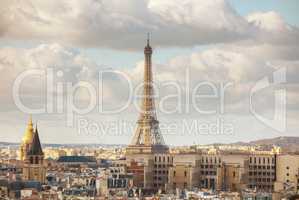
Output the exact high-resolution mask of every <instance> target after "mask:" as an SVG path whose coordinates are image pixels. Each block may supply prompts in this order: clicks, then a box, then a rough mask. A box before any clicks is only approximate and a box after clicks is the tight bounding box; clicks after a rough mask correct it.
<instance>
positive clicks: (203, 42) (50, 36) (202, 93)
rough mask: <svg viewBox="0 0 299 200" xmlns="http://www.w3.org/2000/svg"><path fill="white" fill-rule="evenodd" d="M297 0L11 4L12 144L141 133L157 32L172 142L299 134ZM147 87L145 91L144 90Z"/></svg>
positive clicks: (5, 76)
mask: <svg viewBox="0 0 299 200" xmlns="http://www.w3.org/2000/svg"><path fill="white" fill-rule="evenodd" d="M298 9H299V4H298V2H297V1H296V0H284V1H277V0H265V1H260V0H244V1H238V0H228V1H225V0H209V1H206V0H121V1H120V0H85V1H82V0H73V1H68V0H52V1H34V0H29V1H21V0H4V1H3V0H2V1H1V3H0V105H1V106H0V125H1V134H0V141H9V142H19V141H21V138H22V135H23V134H24V131H25V128H26V123H27V121H28V118H29V114H30V112H33V114H32V116H33V120H34V123H37V124H38V127H39V132H40V137H41V140H42V142H43V143H121V144H128V143H129V142H130V140H131V138H132V134H134V130H135V122H136V120H137V119H138V103H139V102H140V87H138V86H140V83H141V81H142V76H143V47H144V45H145V43H146V35H147V33H148V32H150V33H151V45H152V46H153V48H154V55H153V71H154V79H155V94H156V108H157V115H158V119H159V121H160V124H161V133H162V134H163V136H164V139H165V141H166V143H167V144H172V145H183V144H207V143H214V142H225V143H228V142H235V141H251V140H256V139H261V138H270V137H277V136H299V132H298V130H299V123H298V122H299V120H298V119H299V109H298V108H299V85H298V82H299V46H298V44H299V16H298V12H297V11H298ZM134 93H136V95H132V94H134Z"/></svg>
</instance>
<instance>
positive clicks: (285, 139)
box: [0, 136, 299, 152]
mask: <svg viewBox="0 0 299 200" xmlns="http://www.w3.org/2000/svg"><path fill="white" fill-rule="evenodd" d="M213 145H214V146H220V145H238V146H259V147H262V149H267V150H269V149H271V148H272V147H273V146H279V147H281V148H282V149H283V150H285V151H289V152H295V151H297V152H299V137H290V136H282V137H276V138H268V139H261V140H255V141H251V142H236V143H230V144H221V143H215V144H213ZM5 146H10V147H18V146H19V143H11V142H0V147H5ZM125 146H126V145H124V144H43V147H98V148H100V147H111V148H113V147H125Z"/></svg>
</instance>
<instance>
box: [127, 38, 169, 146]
mask: <svg viewBox="0 0 299 200" xmlns="http://www.w3.org/2000/svg"><path fill="white" fill-rule="evenodd" d="M152 53H153V51H152V48H151V46H150V34H149V33H148V34H147V44H146V46H145V48H144V57H145V58H144V59H145V60H144V80H143V99H142V105H141V106H142V107H141V112H140V117H139V120H138V121H137V124H138V126H137V130H136V132H135V134H134V137H133V140H132V142H131V146H136V145H137V146H140V145H141V146H147V147H163V148H158V149H162V150H165V149H167V147H166V146H165V143H164V140H163V136H162V134H161V133H160V128H159V121H158V120H157V116H156V110H155V99H154V87H153V74H152ZM154 149H156V148H154Z"/></svg>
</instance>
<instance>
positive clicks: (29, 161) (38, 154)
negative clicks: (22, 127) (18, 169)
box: [20, 118, 46, 183]
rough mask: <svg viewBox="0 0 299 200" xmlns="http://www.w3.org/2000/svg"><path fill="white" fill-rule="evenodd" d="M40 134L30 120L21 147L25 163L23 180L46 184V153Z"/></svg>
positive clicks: (21, 154)
mask: <svg viewBox="0 0 299 200" xmlns="http://www.w3.org/2000/svg"><path fill="white" fill-rule="evenodd" d="M38 134H39V133H38V129H37V127H36V128H35V129H34V128H33V123H32V119H31V118H30V120H29V123H28V125H27V129H26V132H25V135H24V137H23V140H22V143H21V146H20V159H21V160H22V161H23V179H24V180H25V181H39V182H40V183H45V179H46V168H45V166H44V153H43V150H42V147H41V143H40V140H39V135H38Z"/></svg>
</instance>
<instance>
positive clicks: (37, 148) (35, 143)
mask: <svg viewBox="0 0 299 200" xmlns="http://www.w3.org/2000/svg"><path fill="white" fill-rule="evenodd" d="M29 155H43V150H42V147H41V144H40V140H39V135H38V130H37V124H36V125H35V131H34V135H33V138H32V143H31V145H30V149H29Z"/></svg>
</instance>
